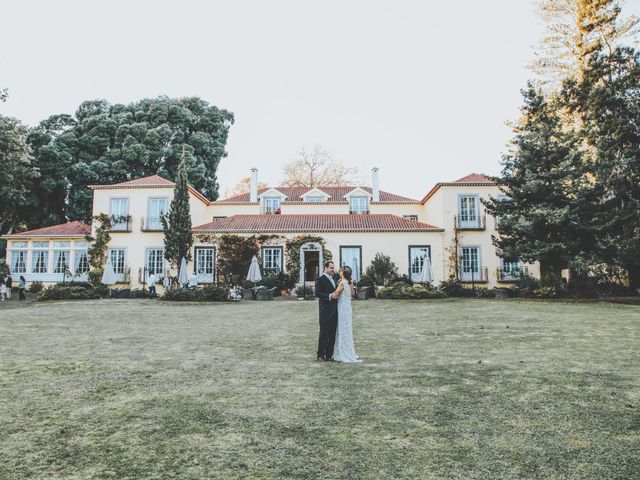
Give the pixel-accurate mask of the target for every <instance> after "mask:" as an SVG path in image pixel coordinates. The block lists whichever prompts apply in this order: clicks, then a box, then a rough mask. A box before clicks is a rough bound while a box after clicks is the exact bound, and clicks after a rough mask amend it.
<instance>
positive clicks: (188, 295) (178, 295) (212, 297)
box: [161, 285, 229, 302]
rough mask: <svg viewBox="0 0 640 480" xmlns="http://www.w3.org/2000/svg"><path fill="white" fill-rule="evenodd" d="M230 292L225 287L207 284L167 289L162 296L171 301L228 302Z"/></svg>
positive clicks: (163, 298)
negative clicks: (198, 286)
mask: <svg viewBox="0 0 640 480" xmlns="http://www.w3.org/2000/svg"><path fill="white" fill-rule="evenodd" d="M228 293H229V292H228V290H227V289H226V288H224V287H219V286H217V285H207V286H206V287H200V288H189V289H186V288H179V289H176V290H167V291H166V292H164V295H163V296H162V297H161V298H162V300H167V301H170V302H226V301H227V300H228Z"/></svg>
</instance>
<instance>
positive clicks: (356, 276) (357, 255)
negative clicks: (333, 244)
mask: <svg viewBox="0 0 640 480" xmlns="http://www.w3.org/2000/svg"><path fill="white" fill-rule="evenodd" d="M340 266H341V267H344V266H347V267H351V270H352V272H353V274H352V277H351V280H353V281H354V282H359V281H360V275H361V274H362V247H361V246H359V245H348V246H344V247H342V246H341V247H340Z"/></svg>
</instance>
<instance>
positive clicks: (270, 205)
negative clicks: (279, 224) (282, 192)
mask: <svg viewBox="0 0 640 480" xmlns="http://www.w3.org/2000/svg"><path fill="white" fill-rule="evenodd" d="M262 201H263V203H264V213H276V211H277V210H280V197H264V198H263V199H262Z"/></svg>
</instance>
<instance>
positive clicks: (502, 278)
mask: <svg viewBox="0 0 640 480" xmlns="http://www.w3.org/2000/svg"><path fill="white" fill-rule="evenodd" d="M527 275H529V268H528V267H526V266H525V267H523V268H521V269H515V270H505V269H504V268H498V269H496V277H497V278H498V281H499V282H506V283H512V282H517V281H518V280H520V279H521V278H522V277H523V276H527Z"/></svg>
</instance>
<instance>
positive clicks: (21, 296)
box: [18, 275, 27, 300]
mask: <svg viewBox="0 0 640 480" xmlns="http://www.w3.org/2000/svg"><path fill="white" fill-rule="evenodd" d="M26 283H27V281H26V280H25V278H24V277H23V276H22V275H20V283H18V292H20V294H19V295H18V300H25V299H26V298H25V296H24V287H25V285H26Z"/></svg>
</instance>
